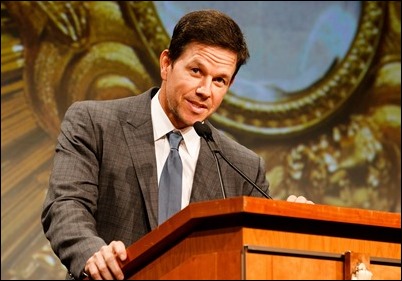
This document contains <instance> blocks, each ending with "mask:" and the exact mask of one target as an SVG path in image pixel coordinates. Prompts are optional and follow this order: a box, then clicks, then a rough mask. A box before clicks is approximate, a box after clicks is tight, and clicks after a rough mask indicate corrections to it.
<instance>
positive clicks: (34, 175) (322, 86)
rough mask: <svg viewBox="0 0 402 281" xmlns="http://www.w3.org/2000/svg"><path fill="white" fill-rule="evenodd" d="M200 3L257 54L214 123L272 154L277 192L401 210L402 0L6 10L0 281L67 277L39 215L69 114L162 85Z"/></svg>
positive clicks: (83, 4) (81, 4)
mask: <svg viewBox="0 0 402 281" xmlns="http://www.w3.org/2000/svg"><path fill="white" fill-rule="evenodd" d="M204 8H215V9H219V10H221V11H224V12H226V13H227V14H229V15H230V16H232V17H233V18H234V19H235V20H236V21H237V22H238V24H239V25H240V26H241V27H242V28H243V31H244V33H245V36H246V38H247V40H248V42H249V48H250V52H251V59H250V61H249V62H248V63H247V65H245V66H244V67H243V68H242V69H241V70H240V72H239V74H238V76H237V77H236V81H235V83H234V85H233V87H232V88H231V91H230V92H229V93H228V94H227V96H226V97H225V99H224V102H223V104H222V106H221V108H220V109H219V110H218V111H217V112H216V113H215V114H214V115H213V117H212V120H211V121H212V122H213V124H214V125H215V126H216V127H218V128H219V129H221V130H222V131H223V132H225V133H227V134H228V135H230V136H231V137H233V138H234V139H236V140H237V141H239V142H240V143H242V144H244V145H246V146H247V147H249V148H251V149H252V150H254V151H256V152H257V153H258V154H260V155H261V156H263V157H264V159H265V160H266V164H267V175H266V176H267V178H268V180H269V182H270V186H271V187H270V192H271V196H272V197H274V198H275V199H286V197H287V195H289V194H300V195H304V196H306V197H308V198H309V199H311V200H313V201H314V202H315V203H317V204H328V205H334V206H342V207H352V208H363V209H370V210H380V211H387V212H396V213H400V212H401V172H400V171H401V154H400V153H401V139H400V136H401V19H400V11H401V2H400V1H320V2H316V1H295V2H293V1H248V2H243V1H233V2H223V1H201V2H199V1H102V2H98V1H57V2H56V1H30V2H27V1H2V2H1V279H2V280H4V279H15V280H22V279H25V280H27V279H30V280H38V279H40V280H45V279H53V280H54V279H64V278H65V269H64V267H63V266H62V265H61V264H60V262H59V260H58V259H57V258H56V257H55V256H54V254H53V252H52V250H51V249H50V247H49V244H48V241H47V240H46V238H45V236H44V234H43V231H42V226H41V223H40V213H41V207H42V203H43V200H44V197H45V194H46V192H47V185H48V177H49V173H50V169H51V165H52V158H53V153H54V147H55V143H56V138H57V135H58V132H59V126H60V122H61V120H62V118H63V116H64V113H65V111H66V109H67V108H68V106H69V105H70V104H71V103H72V102H74V101H76V100H84V99H115V98H120V97H125V96H130V95H137V94H140V93H142V92H143V91H145V90H147V89H148V88H150V87H152V86H158V85H159V84H160V76H159V64H158V60H159V54H160V52H161V51H162V50H163V49H165V48H166V47H167V46H168V44H169V38H170V35H171V33H172V29H173V26H174V24H175V23H176V22H177V20H178V19H179V18H180V17H181V16H182V15H184V14H185V13H187V12H189V11H191V10H195V9H204Z"/></svg>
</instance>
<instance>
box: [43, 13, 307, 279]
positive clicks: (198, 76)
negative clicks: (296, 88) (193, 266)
mask: <svg viewBox="0 0 402 281" xmlns="http://www.w3.org/2000/svg"><path fill="white" fill-rule="evenodd" d="M248 58H249V51H248V48H247V44H246V41H245V38H244V36H243V33H242V31H241V29H240V28H239V26H238V25H237V23H236V22H234V20H233V19H231V18H230V17H228V16H227V15H225V14H223V13H221V12H219V11H217V10H201V11H195V12H190V13H188V14H186V15H185V16H183V17H182V18H181V19H180V20H179V22H178V23H177V25H176V27H175V29H174V31H173V35H172V38H171V42H170V46H169V48H168V49H166V50H164V51H162V53H161V54H160V58H159V62H160V75H161V79H162V83H161V85H160V87H159V88H156V87H155V88H151V89H149V90H148V91H146V92H144V93H143V94H140V95H138V96H135V97H128V98H122V99H116V100H110V101H81V102H76V103H74V104H73V105H71V106H70V108H69V109H68V111H67V112H66V114H65V117H64V120H63V122H62V125H61V133H60V135H59V137H58V143H57V146H56V151H55V158H54V166H53V170H52V173H51V176H50V181H49V190H48V193H47V197H46V199H45V202H44V206H43V212H42V217H41V219H42V225H43V229H44V233H45V235H46V237H47V238H48V240H49V241H50V244H51V246H52V249H53V250H54V252H55V253H56V255H57V256H58V257H59V258H60V260H61V261H62V263H63V264H64V265H65V266H66V268H67V269H68V271H69V278H71V279H80V278H82V277H83V276H89V277H90V278H91V279H96V280H100V279H119V280H121V279H124V275H123V272H122V270H121V269H120V267H119V261H124V260H125V259H126V258H127V253H126V247H127V246H128V245H130V244H132V243H133V242H135V241H137V240H138V239H139V238H141V237H143V236H144V235H145V234H147V233H149V232H150V231H151V230H153V229H155V228H157V227H158V225H159V224H162V223H163V221H164V220H166V219H169V217H170V216H172V215H173V214H174V213H175V212H177V211H180V210H181V209H183V208H184V207H186V206H187V205H188V204H190V203H192V202H199V201H205V200H214V199H222V198H226V197H235V196H257V197H263V196H265V197H268V198H270V197H269V195H268V182H267V180H266V178H265V174H266V171H265V164H264V161H263V159H262V158H261V157H260V156H258V155H257V154H256V153H255V152H253V151H251V150H250V149H247V148H246V147H244V146H242V145H240V144H239V143H237V142H235V141H233V140H232V139H230V138H229V137H227V136H225V135H223V134H222V133H220V132H219V131H218V130H217V129H216V128H214V127H213V126H211V124H210V123H209V122H208V121H207V120H208V117H209V116H210V115H211V114H212V113H214V112H215V111H216V110H217V108H218V107H219V106H220V104H221V102H222V100H223V98H224V96H225V94H226V93H227V91H228V90H229V87H230V86H231V85H232V84H233V82H234V80H235V77H236V74H237V73H238V71H239V69H240V67H241V66H242V65H243V64H245V63H246V61H247V60H248ZM196 122H200V124H201V129H200V130H201V131H200V132H196V131H195V129H194V126H193V125H194V124H195V123H196ZM197 124H199V123H197ZM205 126H207V127H205ZM217 153H219V154H220V156H221V157H222V158H224V159H225V160H227V161H225V162H223V161H218V159H217V157H216V155H217ZM226 157H227V158H226ZM222 158H221V159H220V160H222ZM165 162H166V168H164V167H165ZM168 163H169V164H168ZM162 186H163V187H162ZM174 187H178V189H177V190H173V189H172V190H171V189H170V188H174ZM165 188H166V189H165ZM288 201H295V202H303V203H312V202H311V201H308V200H307V199H306V198H304V197H303V196H299V197H297V196H294V195H291V196H289V197H288ZM162 217H163V219H162Z"/></svg>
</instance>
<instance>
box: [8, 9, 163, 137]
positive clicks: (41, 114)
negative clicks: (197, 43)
mask: <svg viewBox="0 0 402 281" xmlns="http://www.w3.org/2000/svg"><path fill="white" fill-rule="evenodd" d="M119 5H124V4H119V3H117V2H112V1H107V2H99V1H94V2H91V1H83V2H74V1H46V2H45V1H36V2H18V1H17V2H13V1H10V2H8V3H7V8H8V10H9V11H10V12H11V13H12V14H13V16H14V18H15V20H17V21H18V22H19V26H20V28H21V37H22V40H23V42H24V46H25V63H26V66H25V68H24V76H25V81H26V94H27V96H28V98H29V100H30V103H31V105H32V108H33V109H34V111H35V112H36V117H37V118H38V122H39V124H41V126H42V128H43V129H44V130H45V131H46V132H48V133H49V135H51V136H56V135H57V134H58V132H59V127H60V121H61V119H62V118H63V116H64V112H65V111H66V109H67V108H68V106H70V105H71V103H72V102H74V101H77V100H84V99H110V98H118V97H123V96H129V95H136V94H139V93H141V92H143V91H144V90H146V89H148V88H149V87H151V86H153V85H155V81H154V80H152V77H151V76H150V75H149V73H148V69H147V68H146V67H145V66H144V64H143V62H142V59H141V58H140V56H139V54H137V53H136V51H135V50H139V49H141V46H142V45H141V44H142V42H141V40H139V38H137V37H136V36H135V34H134V33H133V31H132V29H131V28H130V27H128V26H127V24H126V23H125V21H124V18H123V14H122V11H121V7H120V6H119ZM142 48H143V47H142Z"/></svg>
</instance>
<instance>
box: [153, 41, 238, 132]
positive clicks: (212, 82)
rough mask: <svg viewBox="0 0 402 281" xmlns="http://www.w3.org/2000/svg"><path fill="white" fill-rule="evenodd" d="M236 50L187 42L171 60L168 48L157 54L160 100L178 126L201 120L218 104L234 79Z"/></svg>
mask: <svg viewBox="0 0 402 281" xmlns="http://www.w3.org/2000/svg"><path fill="white" fill-rule="evenodd" d="M236 59H237V55H236V53H234V52H232V51H229V50H226V49H223V48H220V47H211V46H207V45H203V44H200V43H190V44H189V45H188V46H187V47H186V48H185V50H184V52H183V54H182V55H181V56H180V57H179V58H178V59H177V60H176V61H175V62H174V64H172V62H171V61H170V59H169V57H168V51H167V50H165V51H163V52H162V54H161V57H160V65H161V77H162V85H161V91H160V95H159V100H160V103H161V105H162V108H163V110H164V111H165V112H166V114H167V116H168V117H169V119H170V121H171V122H172V123H173V125H174V126H175V127H176V128H178V129H181V128H185V127H188V126H192V125H193V124H194V123H195V122H196V121H203V120H205V119H206V118H207V117H208V116H210V115H211V114H212V113H213V112H215V111H216V110H217V108H218V107H219V106H220V104H221V102H222V100H223V97H224V96H225V94H226V92H227V91H228V89H229V86H230V85H231V83H232V82H233V80H232V77H233V74H234V72H235V69H236Z"/></svg>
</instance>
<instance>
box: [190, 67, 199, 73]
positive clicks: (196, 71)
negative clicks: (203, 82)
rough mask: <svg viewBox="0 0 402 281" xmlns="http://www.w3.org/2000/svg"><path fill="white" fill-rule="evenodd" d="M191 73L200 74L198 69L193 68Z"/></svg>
mask: <svg viewBox="0 0 402 281" xmlns="http://www.w3.org/2000/svg"><path fill="white" fill-rule="evenodd" d="M192 71H193V72H194V73H199V72H200V69H199V68H193V69H192Z"/></svg>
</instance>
